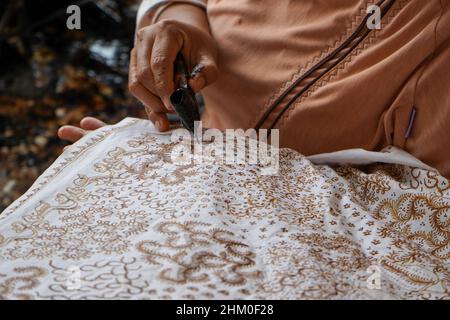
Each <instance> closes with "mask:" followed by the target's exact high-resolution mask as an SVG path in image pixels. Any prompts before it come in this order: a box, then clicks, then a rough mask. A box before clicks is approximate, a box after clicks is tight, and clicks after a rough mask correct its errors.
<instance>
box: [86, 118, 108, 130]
mask: <svg viewBox="0 0 450 320" xmlns="http://www.w3.org/2000/svg"><path fill="white" fill-rule="evenodd" d="M80 126H81V129H84V130H97V129H99V128H101V127H104V126H106V123H104V122H103V121H101V120H99V119H96V118H93V117H86V118H83V120H81V121H80Z"/></svg>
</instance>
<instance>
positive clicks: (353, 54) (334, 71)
mask: <svg viewBox="0 0 450 320" xmlns="http://www.w3.org/2000/svg"><path fill="white" fill-rule="evenodd" d="M409 2H410V0H401V1H399V2H397V8H395V9H394V10H391V11H390V13H388V16H387V19H385V20H384V22H382V24H384V25H387V24H389V23H390V22H391V21H392V19H393V18H394V17H395V16H396V15H397V14H398V13H399V12H400V11H401V10H402V9H403V8H404V6H405V5H406V4H407V3H409ZM380 31H381V30H375V31H373V32H371V33H370V35H368V36H367V38H366V39H365V40H364V41H363V42H361V43H360V44H359V45H358V47H357V48H355V50H353V51H352V52H351V53H350V54H349V55H348V56H347V57H346V58H345V59H344V60H343V61H341V63H340V64H339V65H337V66H336V67H335V68H333V69H332V70H330V71H329V73H328V74H327V75H325V76H324V77H323V78H321V79H320V80H319V81H317V82H316V83H315V84H314V85H313V86H311V88H309V89H308V90H307V91H306V92H305V93H304V94H303V95H302V96H301V97H300V98H299V99H297V101H296V102H295V103H293V104H292V106H291V107H290V108H289V110H287V111H286V113H285V114H284V115H283V116H282V118H281V119H280V120H279V121H278V125H277V127H278V128H281V127H282V126H283V125H284V124H285V123H286V122H287V121H288V119H289V118H290V116H291V113H292V112H293V111H294V110H295V109H296V107H297V106H298V105H299V104H301V103H302V102H304V101H305V100H306V99H307V98H309V97H310V96H311V95H312V94H314V93H315V92H316V91H317V90H318V89H320V88H321V87H323V86H324V85H325V84H326V83H328V82H330V80H332V79H335V78H336V77H337V76H338V75H339V74H340V71H342V70H344V69H345V68H346V67H347V65H348V64H349V63H351V62H352V60H353V58H355V57H357V56H359V55H360V54H361V53H362V52H363V51H364V50H365V49H367V48H368V47H369V46H370V45H371V44H373V43H374V41H376V40H377V35H378V34H379V32H380Z"/></svg>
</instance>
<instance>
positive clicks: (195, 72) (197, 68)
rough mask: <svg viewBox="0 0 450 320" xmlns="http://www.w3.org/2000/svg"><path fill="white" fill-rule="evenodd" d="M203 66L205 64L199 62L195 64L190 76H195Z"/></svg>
mask: <svg viewBox="0 0 450 320" xmlns="http://www.w3.org/2000/svg"><path fill="white" fill-rule="evenodd" d="M204 68H205V66H204V65H203V64H201V63H199V64H197V65H196V66H195V67H194V69H192V72H191V74H190V77H191V78H195V77H196V76H197V75H198V74H199V73H200V72H202V70H203V69H204Z"/></svg>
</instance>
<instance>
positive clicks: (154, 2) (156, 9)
mask: <svg viewBox="0 0 450 320" xmlns="http://www.w3.org/2000/svg"><path fill="white" fill-rule="evenodd" d="M174 3H186V4H192V5H195V6H198V7H200V8H202V9H206V3H207V0H143V1H142V3H141V5H140V7H139V10H138V13H137V18H136V25H137V26H139V25H140V24H142V23H143V22H147V24H152V23H154V22H155V21H156V20H157V19H158V17H159V15H160V14H161V13H162V12H163V11H164V9H166V8H167V7H168V6H170V5H172V4H174ZM144 19H145V20H144Z"/></svg>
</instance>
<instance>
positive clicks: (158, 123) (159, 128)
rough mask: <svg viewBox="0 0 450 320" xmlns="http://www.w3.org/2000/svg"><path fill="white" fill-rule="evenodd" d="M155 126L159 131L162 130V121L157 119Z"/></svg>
mask: <svg viewBox="0 0 450 320" xmlns="http://www.w3.org/2000/svg"><path fill="white" fill-rule="evenodd" d="M155 126H156V129H158V131H161V122H160V121H156V122H155Z"/></svg>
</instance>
